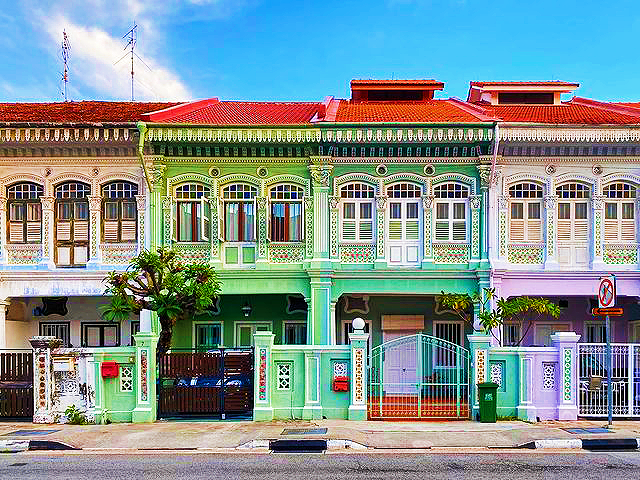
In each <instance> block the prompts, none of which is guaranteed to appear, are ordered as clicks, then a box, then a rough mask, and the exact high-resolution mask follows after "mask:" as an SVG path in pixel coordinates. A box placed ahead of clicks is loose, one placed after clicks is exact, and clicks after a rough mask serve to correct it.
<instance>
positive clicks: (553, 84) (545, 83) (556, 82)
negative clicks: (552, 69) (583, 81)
mask: <svg viewBox="0 0 640 480" xmlns="http://www.w3.org/2000/svg"><path fill="white" fill-rule="evenodd" d="M469 84H470V85H471V86H472V87H502V86H504V87H520V86H523V87H537V86H540V87H565V86H566V87H579V86H580V84H579V83H574V82H562V81H560V80H552V81H542V82H535V81H534V82H469Z"/></svg>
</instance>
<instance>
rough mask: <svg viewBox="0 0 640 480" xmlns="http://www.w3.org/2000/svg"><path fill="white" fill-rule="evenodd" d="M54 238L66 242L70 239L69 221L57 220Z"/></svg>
mask: <svg viewBox="0 0 640 480" xmlns="http://www.w3.org/2000/svg"><path fill="white" fill-rule="evenodd" d="M56 240H59V241H63V242H68V241H71V222H70V221H65V220H58V223H57V224H56Z"/></svg>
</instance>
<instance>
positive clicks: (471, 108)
mask: <svg viewBox="0 0 640 480" xmlns="http://www.w3.org/2000/svg"><path fill="white" fill-rule="evenodd" d="M444 101H445V102H448V103H451V104H453V105H455V106H456V107H458V108H459V109H460V110H464V111H465V112H467V113H469V114H471V115H473V116H474V117H476V118H477V119H478V120H482V121H498V120H500V118H498V117H496V116H495V115H492V114H491V112H490V111H489V110H487V109H485V108H482V107H481V106H479V105H474V104H472V103H469V102H465V101H464V100H460V99H459V98H457V97H450V98H448V99H445V100H444Z"/></svg>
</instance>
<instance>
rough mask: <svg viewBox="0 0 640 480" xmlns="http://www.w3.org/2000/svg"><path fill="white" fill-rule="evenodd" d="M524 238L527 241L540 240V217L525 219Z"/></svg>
mask: <svg viewBox="0 0 640 480" xmlns="http://www.w3.org/2000/svg"><path fill="white" fill-rule="evenodd" d="M526 240H527V241H529V242H541V241H542V219H540V218H530V219H528V220H527V236H526Z"/></svg>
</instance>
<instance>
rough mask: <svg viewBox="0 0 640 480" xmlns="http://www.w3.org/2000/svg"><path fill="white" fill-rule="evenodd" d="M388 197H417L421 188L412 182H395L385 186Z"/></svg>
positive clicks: (420, 192)
mask: <svg viewBox="0 0 640 480" xmlns="http://www.w3.org/2000/svg"><path fill="white" fill-rule="evenodd" d="M387 195H388V196H389V198H419V197H420V196H421V195H422V189H421V188H420V187H419V186H417V185H414V184H413V183H396V184H394V185H391V186H389V187H387Z"/></svg>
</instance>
